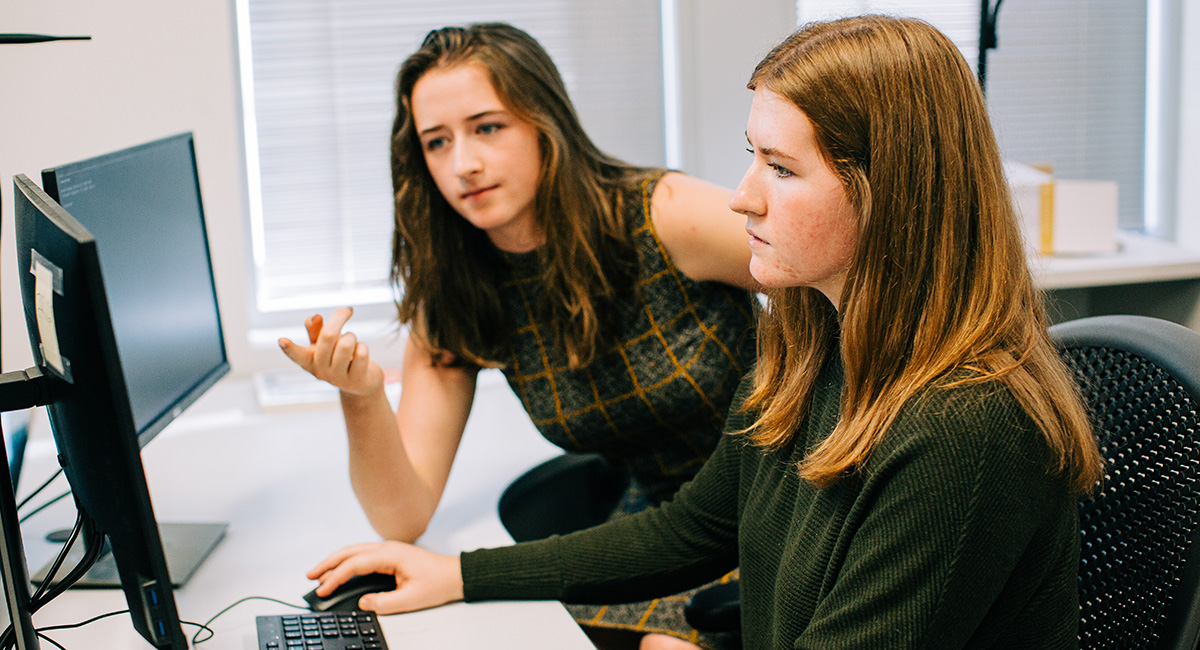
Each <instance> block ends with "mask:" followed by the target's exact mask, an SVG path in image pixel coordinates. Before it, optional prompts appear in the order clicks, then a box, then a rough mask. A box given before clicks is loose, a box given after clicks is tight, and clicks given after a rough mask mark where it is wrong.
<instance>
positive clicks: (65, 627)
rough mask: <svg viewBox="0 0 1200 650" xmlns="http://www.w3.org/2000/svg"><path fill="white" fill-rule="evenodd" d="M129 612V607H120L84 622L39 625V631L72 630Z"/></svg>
mask: <svg viewBox="0 0 1200 650" xmlns="http://www.w3.org/2000/svg"><path fill="white" fill-rule="evenodd" d="M128 613H129V610H128V609H120V610H117V611H115V612H109V613H107V614H101V615H99V616H93V617H91V618H89V619H88V620H86V621H83V622H82V623H64V624H62V625H47V626H46V627H39V628H38V632H50V631H52V630H72V629H75V628H77V627H83V626H84V625H88V624H91V623H95V622H96V621H99V620H101V619H105V618H109V617H110V616H120V615H121V614H128Z"/></svg>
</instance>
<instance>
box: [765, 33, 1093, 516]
mask: <svg viewBox="0 0 1200 650" xmlns="http://www.w3.org/2000/svg"><path fill="white" fill-rule="evenodd" d="M749 88H750V89H752V90H753V89H756V88H765V89H769V90H771V91H772V92H774V93H776V94H778V95H780V96H782V97H785V98H787V99H788V100H790V101H792V102H793V103H794V104H795V105H796V106H797V107H798V108H799V109H800V110H801V111H803V112H804V114H805V115H807V116H808V118H809V119H810V120H811V121H812V124H813V126H814V129H815V132H816V138H817V143H818V146H819V148H820V149H821V150H822V153H823V155H824V156H825V157H826V161H827V162H828V163H829V165H830V167H831V169H833V170H834V172H835V173H836V174H837V175H838V176H839V177H840V178H841V179H842V182H843V184H844V186H845V187H846V190H847V194H848V195H849V196H850V199H851V200H852V201H853V202H854V205H855V206H856V207H857V209H858V213H859V232H858V241H857V246H856V249H855V252H854V254H853V258H852V260H851V262H850V268H849V272H848V277H847V281H846V284H845V286H844V287H843V291H842V295H841V299H840V302H839V304H840V310H839V312H838V313H837V314H836V316H835V315H834V314H833V313H832V310H833V308H832V306H831V305H830V304H829V301H828V300H826V299H824V297H823V296H821V295H820V294H819V293H818V292H817V291H816V290H814V289H810V288H788V289H781V290H769V291H768V297H769V301H770V307H769V309H768V310H767V313H766V314H765V315H764V316H763V317H762V318H761V319H760V325H759V333H758V335H759V362H758V366H757V369H756V374H755V381H754V390H753V393H752V394H751V396H750V398H749V400H748V401H747V403H746V408H747V409H758V410H759V416H758V419H757V421H756V422H755V423H754V424H753V425H752V426H751V427H750V428H749V429H748V433H749V434H750V435H751V438H752V439H753V440H754V441H755V442H757V443H758V444H761V445H765V446H768V447H777V446H780V445H783V444H786V443H787V442H788V441H789V440H790V439H791V437H792V436H793V435H794V432H795V426H796V422H797V421H799V418H800V417H802V416H803V415H805V413H806V411H807V409H808V405H809V402H810V399H811V395H812V391H813V384H814V381H815V378H816V376H817V374H818V370H819V369H820V367H821V365H822V364H823V363H824V362H825V356H826V354H827V351H829V350H831V349H833V346H834V342H835V341H837V342H838V348H840V354H841V358H842V363H843V365H844V368H845V384H844V387H843V389H842V402H841V412H840V420H839V423H838V425H837V427H836V428H835V430H834V431H833V433H832V434H830V436H829V437H828V438H827V439H825V440H824V441H822V442H821V443H820V444H818V445H817V446H816V447H815V448H814V449H813V450H812V451H810V452H809V454H808V455H807V457H806V458H805V460H804V461H803V462H802V465H801V468H800V469H801V473H802V474H803V475H804V476H805V477H806V478H808V479H809V480H811V481H813V482H814V483H816V484H818V485H829V484H831V483H834V482H836V481H837V480H838V479H839V478H841V477H842V476H844V475H845V474H846V473H847V472H849V471H852V470H854V469H855V468H857V467H859V466H861V465H862V463H863V462H865V460H866V459H867V457H868V456H869V454H870V453H871V450H872V449H874V448H875V446H876V445H878V444H879V442H880V440H881V438H882V437H883V435H884V433H885V432H886V431H887V429H888V428H889V426H890V425H891V423H892V422H893V421H894V419H895V418H896V415H897V413H898V412H899V411H900V409H901V407H902V406H904V404H905V403H907V402H908V401H909V400H910V399H912V398H913V397H914V396H915V395H916V394H917V393H918V392H919V391H921V390H923V389H925V388H927V387H930V386H954V385H963V384H969V383H979V382H985V381H987V382H1000V384H1001V385H1003V386H1005V387H1006V388H1007V389H1008V390H1009V391H1010V392H1011V393H1012V395H1013V396H1014V397H1015V398H1016V399H1017V401H1018V402H1019V403H1020V404H1021V406H1022V407H1023V408H1024V409H1025V411H1026V412H1028V413H1029V415H1030V416H1031V418H1032V419H1033V421H1034V422H1035V423H1036V425H1037V426H1038V427H1039V428H1040V429H1041V431H1042V433H1043V434H1044V435H1045V438H1046V440H1047V442H1048V444H1049V447H1050V449H1051V451H1052V453H1053V455H1054V457H1055V459H1056V463H1055V464H1056V468H1055V469H1056V470H1057V471H1058V472H1060V473H1061V474H1062V475H1063V476H1064V477H1065V480H1066V482H1067V483H1068V484H1069V486H1070V488H1071V489H1072V490H1074V491H1076V492H1077V493H1084V492H1087V491H1089V490H1091V489H1092V487H1093V485H1094V484H1095V482H1096V481H1097V480H1098V479H1099V477H1100V476H1101V473H1102V465H1103V462H1102V460H1101V458H1100V455H1099V451H1098V450H1097V447H1096V442H1095V438H1094V437H1093V435H1092V432H1091V429H1090V427H1089V424H1088V420H1087V415H1086V413H1085V411H1084V408H1083V405H1082V402H1081V400H1080V397H1079V392H1078V389H1077V387H1076V386H1075V384H1074V382H1073V381H1072V380H1071V379H1070V377H1069V375H1068V374H1067V371H1066V369H1065V367H1064V365H1063V363H1062V361H1061V360H1060V358H1059V357H1058V355H1057V354H1056V352H1055V350H1054V347H1053V345H1052V343H1051V342H1050V339H1049V337H1048V336H1047V333H1046V326H1047V319H1046V316H1045V313H1044V310H1043V306H1042V302H1041V296H1040V294H1039V293H1038V292H1037V290H1036V289H1035V288H1034V285H1033V280H1032V278H1031V276H1030V273H1029V269H1028V266H1027V262H1026V258H1025V249H1024V245H1023V241H1022V238H1021V233H1020V230H1019V227H1018V222H1017V219H1016V215H1015V213H1014V210H1013V207H1012V202H1011V199H1010V196H1009V190H1008V185H1007V182H1006V181H1005V177H1004V174H1003V171H1002V167H1001V159H1000V154H999V150H998V147H997V145H996V141H995V136H994V134H993V131H992V127H991V124H990V122H989V120H988V116H987V109H986V107H985V104H984V101H983V95H982V93H981V91H980V89H979V86H978V84H977V83H976V81H975V78H974V76H973V75H972V73H971V71H970V69H969V68H968V66H967V64H966V62H965V61H964V60H963V58H962V56H961V55H960V54H959V53H958V50H957V49H956V48H955V46H954V45H953V43H951V42H950V40H949V39H947V38H946V37H945V36H944V35H943V34H941V33H940V32H938V31H937V30H936V29H934V28H933V27H932V26H930V25H928V24H926V23H924V22H921V21H918V20H912V19H904V18H892V17H883V16H863V17H856V18H848V19H842V20H837V21H832V22H828V23H818V24H812V25H807V26H805V27H803V28H801V29H800V30H799V31H798V32H796V33H794V34H793V35H792V36H790V37H789V38H787V39H786V40H785V41H784V42H783V43H782V44H780V45H779V46H778V47H776V48H775V49H774V50H773V51H771V52H770V53H769V54H768V55H767V56H766V58H764V59H763V60H762V61H761V62H760V63H759V64H758V66H757V67H756V68H755V70H754V74H753V75H752V76H751V79H750V83H749Z"/></svg>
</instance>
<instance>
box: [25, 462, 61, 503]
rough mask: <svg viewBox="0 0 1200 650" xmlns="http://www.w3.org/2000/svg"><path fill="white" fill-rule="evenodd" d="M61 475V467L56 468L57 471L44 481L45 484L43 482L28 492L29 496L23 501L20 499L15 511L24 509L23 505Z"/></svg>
mask: <svg viewBox="0 0 1200 650" xmlns="http://www.w3.org/2000/svg"><path fill="white" fill-rule="evenodd" d="M62 473H63V470H62V468H61V467H60V468H58V471H56V472H54V473H53V474H51V475H50V478H48V479H46V480H45V482H43V483H42V484H41V485H39V486H37V487H36V488H34V490H33V492H30V493H29V495H28V496H26V497H25V498H24V499H21V502H20V503H18V504H17V510H20V509H21V508H24V507H25V504H26V503H29V500H30V499H32V498H33V497H36V496H37V495H38V494H39V493H40V492H41V491H42V490H45V489H46V487H47V486H49V485H50V483H52V482H53V481H54V479H56V478H58V475H59V474H62Z"/></svg>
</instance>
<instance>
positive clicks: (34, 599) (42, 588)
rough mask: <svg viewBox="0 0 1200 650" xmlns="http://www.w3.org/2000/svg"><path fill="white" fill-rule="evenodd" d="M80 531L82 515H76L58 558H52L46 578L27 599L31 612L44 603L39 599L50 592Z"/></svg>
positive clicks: (81, 528)
mask: <svg viewBox="0 0 1200 650" xmlns="http://www.w3.org/2000/svg"><path fill="white" fill-rule="evenodd" d="M81 530H83V515H82V514H80V515H76V517H75V526H74V527H73V528H71V535H70V537H68V538H67V543H66V544H63V547H62V549H61V550H60V551H59V552H58V556H57V557H55V558H54V563H53V564H51V565H50V568H49V569H47V570H46V576H45V578H43V579H42V584H40V585H38V588H37V590H36V591H34V592H33V596H31V597H30V598H29V606H30V611H31V612H35V611H37V608H38V607H40V604H39V603H40V602H45V601H41V600H40V599H41V598H42V596H43V594H45V593H46V592H48V591H49V590H50V583H51V582H53V581H54V576H55V575H56V574H57V573H58V570H59V568H60V567H62V564H63V562H65V561H66V560H67V553H68V552H69V551H70V550H71V546H72V545H73V544H74V543H75V540H76V539H77V538H78V537H79V531H81ZM47 600H49V599H47ZM35 604H36V605H35Z"/></svg>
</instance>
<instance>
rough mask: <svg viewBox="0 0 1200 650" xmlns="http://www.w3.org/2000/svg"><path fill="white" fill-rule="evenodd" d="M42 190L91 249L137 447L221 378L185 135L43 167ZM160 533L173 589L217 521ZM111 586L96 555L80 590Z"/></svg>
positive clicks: (207, 259)
mask: <svg viewBox="0 0 1200 650" xmlns="http://www.w3.org/2000/svg"><path fill="white" fill-rule="evenodd" d="M42 185H43V187H44V189H45V191H46V193H47V194H48V195H50V197H51V198H53V199H54V200H55V201H57V202H58V203H59V204H60V205H61V206H62V207H63V208H64V209H65V210H66V211H67V212H68V213H70V215H71V216H72V217H74V218H75V219H77V220H78V221H79V222H80V223H81V224H82V225H83V226H84V227H85V228H87V229H88V231H89V232H91V233H92V235H93V236H94V237H95V239H96V242H97V244H98V246H97V248H98V250H99V254H100V267H101V271H102V273H103V276H104V288H105V291H106V293H107V295H108V301H109V304H110V308H111V319H112V328H113V333H114V335H115V336H116V342H117V350H118V356H119V357H120V362H121V369H122V372H123V374H124V382H125V385H126V386H127V388H128V394H129V406H130V409H131V411H132V413H131V415H132V418H133V427H134V430H135V431H136V432H137V437H138V443H139V445H140V446H145V445H146V443H148V442H149V441H150V440H151V439H152V438H153V437H154V436H155V435H157V434H158V433H159V432H160V431H162V429H163V428H164V427H165V426H166V425H167V424H168V423H170V422H171V421H172V420H174V419H175V418H176V417H177V416H178V415H179V414H180V413H182V411H183V410H184V409H185V408H187V407H188V406H189V405H190V404H192V403H193V402H194V401H195V400H196V399H197V398H198V397H199V396H200V395H201V394H203V393H204V392H205V391H206V390H207V389H208V388H209V387H211V386H212V385H213V384H214V383H216V381H217V380H218V379H220V378H221V377H222V376H223V375H225V374H226V373H227V372H228V371H229V363H228V359H227V357H226V352H225V343H224V336H223V332H222V329H221V320H220V311H219V309H218V306H217V296H216V286H215V283H214V280H213V272H212V262H211V256H210V253H209V248H208V238H207V233H206V225H205V219H204V207H203V201H202V200H201V195H200V185H199V178H198V174H197V170H196V158H195V144H194V141H193V138H192V135H191V134H190V133H184V134H180V135H176V136H172V137H168V138H163V139H161V140H156V141H154V142H149V143H146V144H142V145H138V146H134V147H130V148H128V149H123V150H121V151H116V152H113V153H109V154H105V155H101V156H97V157H95V158H90V159H87V160H82V161H79V162H75V163H70V164H66V165H60V166H58V167H55V168H53V169H47V170H45V171H43V172H42ZM160 530H161V533H162V537H163V546H164V547H165V550H166V553H167V565H168V567H169V569H170V574H171V581H172V583H174V584H175V585H177V586H178V585H181V584H183V583H184V582H186V581H187V579H188V578H189V577H190V576H191V574H192V573H193V572H194V571H195V570H196V568H197V566H198V565H199V563H200V562H201V561H203V559H204V557H205V556H206V555H207V554H208V553H209V551H211V550H212V548H213V547H214V546H215V545H216V543H217V542H218V541H219V540H220V538H221V537H222V535H223V534H224V531H225V525H224V524H219V523H162V524H160ZM43 574H44V570H43V571H41V572H38V573H37V574H35V575H34V580H35V581H38V580H40V579H41V578H42V577H43ZM118 584H119V576H118V574H117V570H116V567H115V566H114V565H113V564H112V563H111V561H106V560H102V561H101V562H99V563H97V565H96V566H95V567H94V568H93V570H92V571H91V572H89V574H88V575H87V576H86V577H85V578H84V579H83V580H82V581H80V583H79V586H95V587H112V586H117V585H118Z"/></svg>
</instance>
